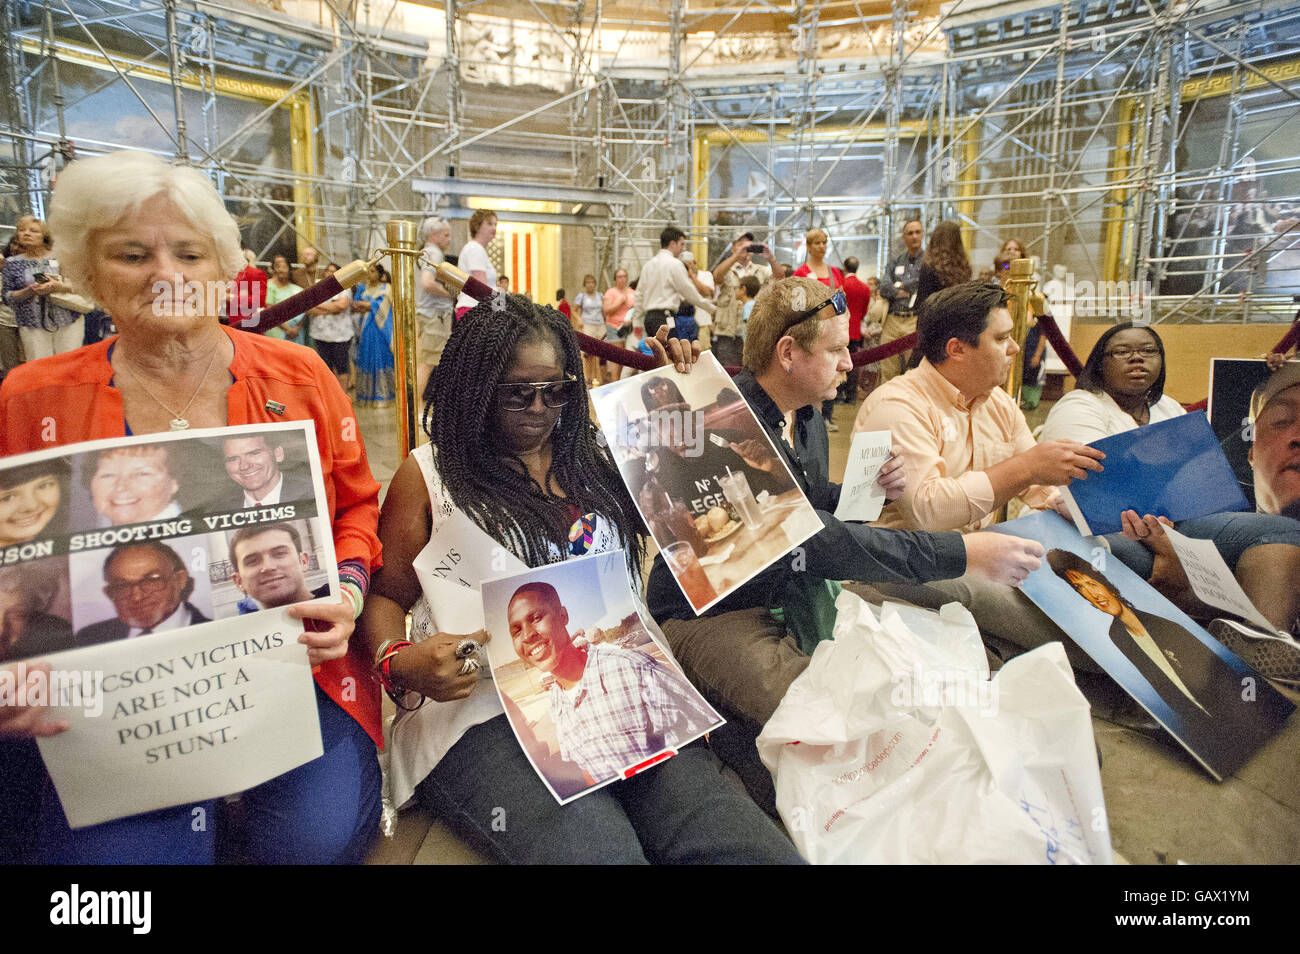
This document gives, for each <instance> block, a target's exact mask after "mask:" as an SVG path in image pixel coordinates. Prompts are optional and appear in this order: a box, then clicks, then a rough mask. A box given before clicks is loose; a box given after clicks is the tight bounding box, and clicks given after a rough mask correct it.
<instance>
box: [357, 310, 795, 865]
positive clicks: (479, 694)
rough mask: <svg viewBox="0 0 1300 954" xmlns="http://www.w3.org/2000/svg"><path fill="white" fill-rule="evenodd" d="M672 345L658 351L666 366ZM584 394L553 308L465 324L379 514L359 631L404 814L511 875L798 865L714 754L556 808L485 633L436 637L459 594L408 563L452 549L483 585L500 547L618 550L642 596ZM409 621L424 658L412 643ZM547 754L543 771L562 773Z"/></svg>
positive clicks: (546, 555) (621, 508)
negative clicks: (379, 548)
mask: <svg viewBox="0 0 1300 954" xmlns="http://www.w3.org/2000/svg"><path fill="white" fill-rule="evenodd" d="M666 330H667V329H664V331H665V332H666ZM666 341H667V335H666V334H663V335H661V336H660V338H658V339H656V341H655V351H656V353H657V354H658V355H659V357H660V359H661V361H663V362H664V363H667V358H666V354H665V350H664V349H665V342H666ZM672 347H673V348H674V351H675V354H676V362H677V366H678V369H679V370H688V369H689V361H690V360H691V358H689V357H686V358H683V356H682V352H681V351H680V350H679V349H680V347H681V346H680V345H672ZM586 393H587V392H586V384H585V381H584V380H583V372H582V355H581V353H580V352H579V350H578V345H577V339H576V337H575V336H574V334H573V331H572V329H571V328H570V326H569V322H568V321H567V320H566V319H565V318H564V317H563V316H562V315H561V314H560V313H559V312H557V311H555V310H554V309H551V308H543V307H539V306H537V305H534V304H533V303H532V302H529V301H527V300H526V299H524V298H523V297H521V296H519V295H506V296H499V297H498V298H496V299H494V301H493V302H492V303H484V304H480V305H477V306H476V307H474V308H473V309H471V310H470V311H469V312H467V313H466V314H465V315H464V317H462V319H461V320H460V321H459V322H457V323H456V325H455V327H454V329H453V331H452V335H451V338H450V340H449V341H448V343H447V348H446V350H445V351H444V352H443V359H442V363H441V364H439V365H438V367H437V368H436V369H435V370H434V373H433V375H432V376H431V378H430V380H429V384H428V387H427V388H426V390H425V395H424V397H425V401H426V404H425V411H424V417H423V424H424V429H425V431H426V432H427V433H428V434H429V437H430V438H431V439H432V442H433V443H432V444H429V445H425V446H423V447H420V448H418V449H416V450H415V451H413V452H412V454H411V456H410V457H409V458H408V459H407V460H406V461H405V462H404V463H403V464H402V466H401V468H400V469H399V470H398V472H397V474H396V475H395V476H394V478H393V481H392V484H391V486H390V488H389V491H388V497H387V499H386V500H385V501H384V506H383V512H382V514H381V516H380V531H379V534H380V539H381V540H382V542H383V544H384V546H385V548H386V550H385V566H384V569H383V570H381V571H380V572H379V574H378V575H376V576H375V577H374V579H373V580H372V584H371V591H370V598H369V599H368V601H367V604H366V609H365V612H364V613H363V614H362V617H361V620H360V631H361V632H362V633H363V634H364V636H365V638H367V639H368V640H369V641H370V646H371V648H372V649H373V650H374V652H375V654H376V659H377V660H380V661H381V662H380V664H379V666H378V669H379V671H380V674H381V679H383V680H386V681H387V684H386V688H388V689H389V690H390V692H391V693H392V694H393V696H394V699H395V701H397V702H398V705H399V708H400V709H401V710H402V711H399V713H398V718H397V719H396V720H395V722H394V726H393V733H392V745H391V749H390V763H389V778H388V784H389V795H390V798H391V802H392V803H393V804H394V805H396V806H397V807H401V806H403V805H404V804H405V803H408V802H410V801H413V800H418V801H419V802H420V803H421V804H423V805H424V806H425V807H426V808H428V809H429V810H430V811H432V812H433V813H434V814H436V815H438V816H439V817H441V818H442V819H444V820H445V821H446V822H447V823H448V824H449V825H451V826H452V827H453V828H454V829H455V830H456V831H457V832H458V833H459V834H460V835H461V836H462V837H464V838H465V839H466V840H467V841H468V842H470V843H471V844H473V845H474V846H475V847H476V848H477V849H478V850H480V851H482V852H483V853H484V854H486V855H488V856H489V857H492V858H494V859H496V860H499V861H505V862H547V863H582V862H623V863H628V862H636V863H646V862H647V861H649V862H678V863H681V862H709V863H718V862H746V863H752V862H760V863H761V862H766V863H775V862H798V861H799V858H798V855H797V854H796V853H795V852H794V851H793V849H792V847H791V846H790V844H789V842H788V841H787V840H786V839H785V837H784V836H783V835H782V834H781V833H780V832H779V830H778V829H777V828H776V827H775V826H774V825H773V824H772V822H771V821H770V820H769V819H768V818H767V816H766V815H764V814H763V813H762V812H761V811H760V810H759V809H758V808H757V806H755V805H754V804H753V803H752V802H751V801H749V800H748V799H747V798H746V797H745V796H744V795H743V794H740V793H739V792H738V791H737V790H736V789H734V788H732V787H731V786H730V785H729V784H728V783H727V781H726V780H725V779H723V778H722V776H721V775H720V774H719V768H720V766H719V763H718V761H717V759H716V758H715V757H714V756H713V754H712V752H711V751H710V750H709V749H708V748H707V747H706V746H705V745H703V744H702V743H701V744H696V745H692V746H687V747H686V748H685V749H683V750H682V751H681V752H680V753H679V754H678V755H677V756H676V757H674V758H671V759H669V760H667V761H666V762H664V763H663V764H661V765H657V766H655V767H654V768H653V769H651V770H649V771H646V772H643V773H641V774H640V775H637V776H634V777H633V778H631V779H627V780H624V781H619V782H616V783H614V784H612V785H608V786H605V787H604V788H601V789H599V790H598V791H595V792H592V793H590V794H588V795H585V796H584V797H582V798H580V799H576V800H575V801H573V802H570V803H569V804H568V805H565V806H563V807H561V806H560V805H558V804H557V803H556V801H555V799H554V798H553V797H552V796H551V794H550V792H548V791H547V789H546V787H545V786H544V785H543V783H542V781H541V779H539V778H538V776H537V773H536V772H535V771H534V770H533V768H532V766H531V765H530V764H529V762H528V759H527V758H526V757H525V754H524V750H523V748H522V747H521V745H520V743H519V742H518V741H517V740H516V738H515V736H514V734H513V733H512V732H511V729H510V725H509V723H508V722H507V721H506V718H505V715H504V712H503V709H502V706H501V703H500V701H499V700H498V696H497V693H496V692H495V691H494V690H493V687H492V686H490V685H487V684H486V682H487V674H486V670H482V671H478V672H475V671H473V670H474V667H473V666H467V665H466V664H465V662H464V661H463V660H462V658H459V657H458V656H457V649H458V648H459V647H461V644H462V643H463V641H464V640H465V639H466V637H467V635H468V636H472V637H474V638H477V639H483V638H485V636H486V634H484V633H482V632H479V633H473V634H463V633H457V634H453V633H447V632H441V631H439V628H438V624H437V623H436V622H435V620H436V619H437V618H438V617H439V616H440V615H441V617H442V618H443V619H448V618H450V613H449V607H450V605H451V602H452V601H453V600H454V597H455V596H456V595H459V594H461V593H462V592H463V591H462V590H460V589H455V588H454V584H453V590H452V591H451V594H450V597H449V598H443V597H442V596H440V595H438V594H439V591H438V590H437V589H436V588H434V587H430V588H427V589H426V588H422V585H421V582H420V580H419V579H418V578H417V576H416V573H415V570H414V569H413V567H412V563H413V561H414V560H415V559H416V557H417V555H419V554H420V552H421V551H422V550H423V549H424V548H425V547H426V545H427V546H430V547H433V548H435V549H436V550H438V551H439V552H441V551H443V550H445V549H446V548H447V546H448V545H449V542H450V540H451V539H452V538H453V537H454V539H455V541H456V545H457V546H458V547H460V548H461V550H463V551H465V552H460V551H458V559H459V562H458V564H457V576H459V577H460V578H461V579H462V580H464V582H466V583H469V584H471V585H477V584H478V583H479V582H481V579H482V578H483V577H485V576H488V575H490V574H491V572H492V571H491V570H490V569H488V567H489V566H491V565H492V564H493V562H494V561H493V559H492V553H493V552H496V551H499V550H502V549H504V550H505V551H508V552H509V553H511V554H513V555H514V556H515V557H517V558H518V559H519V560H521V561H522V562H524V563H526V564H528V565H529V566H541V565H545V564H547V563H555V562H558V561H560V560H563V559H565V558H566V557H567V556H569V555H571V554H574V553H582V552H599V551H601V550H613V549H617V548H620V547H621V548H623V549H624V550H625V551H626V553H627V561H628V572H629V574H631V577H632V581H633V583H634V586H635V589H636V590H638V591H639V590H640V578H641V577H640V569H641V560H642V559H643V557H644V555H645V543H644V529H643V526H642V523H641V520H640V517H639V516H638V513H637V510H636V507H635V505H634V504H633V502H632V499H631V497H630V496H629V494H628V492H627V490H626V488H625V487H624V486H623V483H622V481H621V480H620V479H619V474H618V470H617V469H616V467H615V466H614V463H613V461H612V459H611V458H610V456H609V454H608V452H607V451H606V450H605V447H604V446H603V445H602V443H601V442H600V441H599V440H598V429H597V428H596V426H595V424H593V423H592V421H591V420H590V417H589V416H588V413H587V401H586ZM575 522H578V523H581V524H584V525H586V526H587V527H591V528H593V532H592V536H591V544H590V547H589V548H585V547H584V546H583V540H584V536H583V535H581V534H580V535H578V538H577V542H576V543H573V544H571V543H570V533H569V528H570V527H571V526H573V525H574V524H575ZM476 568H477V569H476ZM496 572H497V573H500V572H501V570H499V569H498V570H497V571H496ZM431 592H432V593H434V594H435V595H434V597H433V599H432V605H431V603H430V596H429V594H430V593H431ZM412 609H413V611H414V612H413V620H412V627H411V635H410V639H411V640H412V641H413V642H411V643H410V644H406V645H403V644H404V643H405V639H404V638H403V636H404V633H405V628H404V619H405V616H406V613H407V611H408V610H412ZM462 651H463V650H462ZM421 697H423V699H422V698H421ZM417 705H418V707H417ZM538 748H539V749H541V750H540V751H539V750H536V749H534V750H533V754H534V756H535V757H537V758H540V759H542V760H545V759H546V758H548V757H550V756H549V753H548V752H546V751H544V746H540V747H538Z"/></svg>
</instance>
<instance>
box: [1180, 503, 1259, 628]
mask: <svg viewBox="0 0 1300 954" xmlns="http://www.w3.org/2000/svg"><path fill="white" fill-rule="evenodd" d="M1165 536H1167V537H1168V538H1169V542H1170V543H1171V544H1172V545H1173V548H1174V552H1175V553H1176V554H1178V562H1179V563H1181V564H1182V565H1183V572H1185V573H1186V574H1187V580H1188V582H1189V583H1191V585H1192V591H1193V592H1194V593H1195V594H1196V596H1197V598H1198V599H1199V600H1200V601H1201V602H1202V603H1208V604H1209V605H1211V606H1217V607H1218V608H1219V609H1221V610H1227V611H1228V612H1229V613H1231V614H1232V615H1233V616H1240V617H1241V618H1242V619H1244V620H1247V621H1249V622H1251V623H1253V624H1254V625H1256V626H1262V627H1263V628H1264V629H1266V630H1267V631H1268V632H1270V633H1271V632H1274V631H1275V627H1274V626H1273V624H1272V623H1270V622H1269V621H1268V620H1267V619H1265V618H1264V616H1263V615H1262V614H1261V613H1260V612H1259V610H1257V609H1255V604H1254V603H1252V602H1251V601H1250V597H1248V596H1247V595H1246V594H1245V592H1244V591H1243V590H1242V588H1241V585H1240V584H1239V583H1238V582H1237V578H1236V577H1234V576H1233V575H1232V571H1231V570H1230V569H1228V564H1226V563H1224V562H1223V557H1221V556H1220V555H1219V550H1218V548H1217V547H1215V545H1214V543H1213V542H1211V541H1209V540H1194V539H1192V538H1191V537H1185V536H1183V535H1182V534H1181V533H1179V532H1178V531H1177V530H1175V529H1174V528H1173V527H1165Z"/></svg>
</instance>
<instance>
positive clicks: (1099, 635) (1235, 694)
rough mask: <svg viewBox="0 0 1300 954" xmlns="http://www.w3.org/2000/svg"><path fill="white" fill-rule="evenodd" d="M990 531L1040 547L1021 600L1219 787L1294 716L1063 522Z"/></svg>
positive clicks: (1030, 522) (1242, 666) (1281, 699)
mask: <svg viewBox="0 0 1300 954" xmlns="http://www.w3.org/2000/svg"><path fill="white" fill-rule="evenodd" d="M990 529H991V530H993V531H995V532H998V533H1008V534H1011V535H1013V536H1017V537H1025V538H1027V539H1030V540H1037V541H1038V542H1039V543H1041V544H1042V545H1043V547H1044V548H1045V549H1046V551H1047V555H1046V559H1045V560H1044V561H1043V565H1042V566H1041V567H1039V568H1038V569H1037V570H1035V571H1034V572H1033V573H1031V574H1029V577H1028V578H1027V579H1026V580H1025V582H1024V583H1023V584H1022V585H1021V590H1022V591H1023V592H1024V594H1025V595H1026V596H1028V597H1029V598H1030V599H1031V600H1033V601H1034V602H1035V603H1036V604H1037V605H1038V607H1039V608H1040V609H1041V610H1042V611H1043V612H1044V613H1046V614H1047V615H1048V616H1049V617H1051V619H1052V621H1053V622H1055V623H1056V625H1057V626H1059V627H1060V628H1061V629H1062V630H1064V631H1065V632H1066V633H1067V634H1068V635H1069V636H1070V638H1071V639H1073V640H1074V641H1075V642H1076V643H1077V644H1078V645H1079V647H1080V648H1082V649H1083V650H1084V651H1085V652H1086V653H1087V654H1088V655H1089V656H1091V657H1092V658H1093V660H1095V661H1096V663H1097V664H1098V665H1099V666H1101V668H1102V669H1103V670H1104V671H1105V672H1106V673H1107V674H1108V675H1109V676H1111V678H1113V679H1114V680H1115V681H1116V682H1118V683H1119V684H1120V686H1121V687H1123V689H1124V691H1125V692H1127V693H1128V694H1129V695H1130V696H1132V697H1133V699H1134V700H1135V701H1136V702H1137V703H1138V704H1139V705H1140V706H1142V708H1143V709H1145V710H1146V711H1147V712H1148V713H1150V714H1151V716H1152V718H1154V719H1155V720H1156V721H1157V722H1159V723H1160V724H1161V725H1162V726H1164V728H1165V729H1166V730H1168V732H1169V734H1170V735H1172V736H1173V737H1174V739H1175V740H1177V741H1178V743H1179V744H1180V745H1182V746H1183V747H1184V748H1185V749H1186V750H1187V751H1188V752H1189V753H1190V754H1191V755H1192V756H1193V757H1194V758H1195V759H1196V760H1197V761H1198V762H1200V763H1201V765H1202V766H1203V767H1204V768H1205V769H1206V770H1207V771H1208V772H1209V773H1210V774H1211V775H1213V776H1214V778H1215V779H1216V780H1222V779H1223V778H1224V777H1225V776H1227V775H1230V774H1232V773H1233V772H1234V771H1236V770H1237V769H1238V768H1240V767H1241V766H1242V765H1243V764H1244V763H1245V762H1246V761H1247V760H1248V759H1249V758H1250V757H1251V756H1252V755H1253V754H1254V753H1255V752H1256V751H1257V750H1258V749H1259V748H1260V746H1262V745H1263V744H1264V742H1265V741H1267V740H1268V739H1269V737H1271V736H1272V735H1273V734H1274V733H1276V732H1277V730H1278V729H1279V728H1280V727H1281V725H1282V723H1283V722H1285V721H1286V719H1287V717H1288V716H1290V714H1291V713H1292V712H1293V711H1294V709H1295V706H1293V705H1292V704H1291V703H1290V702H1289V701H1288V700H1287V699H1286V697H1285V696H1283V695H1282V694H1281V693H1279V692H1278V691H1277V690H1276V689H1274V688H1273V686H1272V685H1270V684H1269V682H1268V681H1267V680H1266V679H1264V678H1263V676H1261V675H1260V674H1259V673H1258V672H1257V671H1256V670H1255V669H1253V668H1252V667H1251V666H1250V665H1248V664H1247V663H1245V662H1243V661H1242V660H1241V659H1239V658H1237V657H1236V656H1235V655H1233V654H1232V653H1231V652H1229V651H1228V650H1227V649H1226V648H1225V647H1224V646H1223V645H1222V644H1221V643H1219V642H1218V641H1217V640H1215V639H1214V638H1213V637H1212V636H1211V635H1210V634H1209V633H1207V632H1206V631H1205V630H1204V629H1202V628H1201V627H1200V626H1198V625H1197V624H1196V622H1194V621H1193V620H1192V619H1191V617H1189V616H1187V615H1186V614H1185V613H1183V612H1182V611H1181V610H1179V609H1178V608H1177V607H1176V606H1174V604H1173V603H1171V602H1169V601H1168V600H1167V599H1165V598H1164V597H1163V596H1162V595H1160V593H1158V592H1157V591H1156V590H1155V589H1154V588H1153V587H1152V586H1151V585H1150V584H1149V583H1147V582H1146V581H1145V580H1143V579H1142V578H1141V577H1139V576H1138V575H1137V574H1136V573H1134V572H1133V571H1132V570H1130V569H1129V568H1128V567H1127V566H1125V565H1124V564H1123V563H1122V562H1120V561H1119V560H1118V559H1116V558H1115V557H1113V556H1112V555H1111V553H1110V551H1109V550H1107V549H1106V548H1105V547H1104V546H1101V545H1100V544H1099V542H1098V541H1097V540H1095V539H1086V538H1084V537H1082V536H1080V535H1079V533H1078V531H1077V530H1076V529H1075V528H1074V527H1073V526H1071V525H1070V523H1069V522H1068V521H1066V520H1065V519H1064V518H1062V517H1061V516H1060V515H1058V514H1056V513H1052V512H1044V513H1036V514H1033V515H1032V516H1027V517H1021V518H1020V519H1019V520H1013V521H1011V522H1009V523H1002V524H998V525H996V526H994V527H991V528H990Z"/></svg>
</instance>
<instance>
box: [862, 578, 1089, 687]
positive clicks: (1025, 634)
mask: <svg viewBox="0 0 1300 954" xmlns="http://www.w3.org/2000/svg"><path fill="white" fill-rule="evenodd" d="M847 589H850V590H852V591H853V592H854V593H857V594H858V595H859V596H861V597H862V598H863V599H865V600H866V601H867V602H869V603H878V602H879V601H880V599H881V598H882V597H883V598H884V599H888V600H893V601H894V602H897V603H911V604H912V605H913V606H920V607H923V608H925V609H935V610H937V609H939V607H941V606H943V605H944V604H945V603H960V604H961V605H962V606H964V607H966V609H968V610H970V614H971V616H973V617H975V624H976V625H977V626H979V629H980V635H981V636H982V637H983V638H984V643H985V645H987V646H990V647H991V648H992V649H993V650H994V651H995V652H996V653H997V654H998V655H999V656H1000V657H1001V658H1002V659H1010V658H1011V657H1012V656H1015V655H1018V654H1019V653H1020V652H1021V651H1028V650H1030V649H1037V648H1038V647H1039V646H1042V645H1043V644H1045V643H1050V642H1060V643H1063V644H1064V645H1065V655H1066V658H1068V659H1069V660H1070V665H1071V666H1073V667H1074V668H1075V669H1076V670H1083V671H1084V672H1092V673H1098V672H1101V671H1102V669H1101V667H1100V666H1099V665H1097V663H1095V662H1094V661H1093V659H1092V657H1091V656H1089V655H1088V654H1087V653H1086V652H1084V651H1083V650H1082V649H1080V648H1079V645H1078V643H1076V642H1075V641H1074V640H1073V639H1071V638H1070V637H1069V635H1068V634H1067V633H1066V632H1065V631H1064V630H1063V629H1061V628H1060V627H1059V626H1057V625H1056V623H1054V622H1053V621H1052V618H1051V617H1050V616H1048V615H1047V614H1046V613H1044V612H1043V611H1042V610H1040V609H1039V608H1038V606H1037V605H1036V604H1035V603H1034V601H1033V600H1031V599H1030V598H1029V597H1027V596H1025V594H1024V593H1022V592H1020V590H1018V589H1016V588H1015V587H1014V586H1003V585H1001V584H999V583H990V582H988V581H987V580H983V579H980V578H979V577H975V576H970V575H967V576H962V577H958V578H957V579H955V580H935V581H934V582H932V583H872V584H870V585H869V586H863V585H861V584H853V583H850V584H849V585H848V586H847Z"/></svg>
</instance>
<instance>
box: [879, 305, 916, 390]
mask: <svg viewBox="0 0 1300 954" xmlns="http://www.w3.org/2000/svg"><path fill="white" fill-rule="evenodd" d="M915 330H916V315H914V314H906V315H898V314H893V313H891V314H888V315H886V316H885V324H884V325H883V326H882V328H881V330H880V343H881V344H882V345H884V344H889V342H891V341H894V340H896V339H898V338H905V337H907V336H908V335H910V334H911V333H912V332H913V331H915ZM911 355H912V352H911V351H904V352H902V353H901V354H896V355H894V356H893V357H889V358H885V359H884V360H883V361H881V362H880V383H881V384H884V383H885V382H886V381H888V380H889V379H890V378H896V377H898V376H899V375H900V374H902V373H903V372H904V371H906V370H907V362H908V359H909V358H910V357H911Z"/></svg>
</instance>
